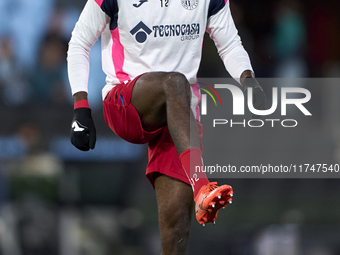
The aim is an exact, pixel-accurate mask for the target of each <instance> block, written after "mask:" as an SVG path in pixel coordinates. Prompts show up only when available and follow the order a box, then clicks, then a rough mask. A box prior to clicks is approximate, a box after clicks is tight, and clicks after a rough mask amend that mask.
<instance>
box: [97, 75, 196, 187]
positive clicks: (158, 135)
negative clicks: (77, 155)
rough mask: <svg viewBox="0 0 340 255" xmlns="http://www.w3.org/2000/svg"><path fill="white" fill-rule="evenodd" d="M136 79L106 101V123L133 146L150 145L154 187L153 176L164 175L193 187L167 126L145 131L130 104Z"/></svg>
mask: <svg viewBox="0 0 340 255" xmlns="http://www.w3.org/2000/svg"><path fill="white" fill-rule="evenodd" d="M137 79H138V77H137V78H135V79H134V80H132V81H130V82H128V83H127V84H118V85H116V86H115V87H114V88H112V89H111V91H110V92H109V93H108V94H107V96H106V97H105V99H104V102H103V110H104V118H105V122H106V124H107V125H108V126H109V127H110V128H111V129H112V130H113V132H115V133H116V134H117V136H119V137H121V138H122V139H124V140H126V141H128V142H130V143H137V144H143V143H148V154H149V162H148V165H147V168H146V177H147V178H148V179H149V181H150V182H151V184H152V186H154V183H153V182H154V179H153V173H161V174H165V175H167V176H170V177H173V178H176V179H178V180H181V181H183V182H185V183H187V184H190V183H189V180H188V178H187V176H186V173H185V171H184V169H183V167H182V164H181V162H180V160H179V157H178V154H177V150H176V148H175V145H174V143H173V141H172V139H171V136H170V133H169V130H168V127H167V126H164V127H161V128H159V129H157V130H155V131H152V132H148V131H145V130H144V129H143V127H142V123H141V119H140V117H139V114H138V112H137V110H136V108H135V107H134V106H133V105H132V104H131V103H130V101H131V94H132V89H133V86H134V84H135V82H136V80H137ZM197 125H198V130H199V136H200V140H201V141H202V135H203V127H202V125H201V123H199V122H197Z"/></svg>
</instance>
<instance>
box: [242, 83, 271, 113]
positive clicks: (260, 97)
mask: <svg viewBox="0 0 340 255" xmlns="http://www.w3.org/2000/svg"><path fill="white" fill-rule="evenodd" d="M243 87H244V93H245V95H248V94H247V88H253V106H254V108H255V109H256V110H264V109H265V107H266V100H267V99H266V94H265V93H264V91H263V89H262V87H261V85H260V84H259V83H258V82H257V80H256V79H255V78H253V77H247V78H245V79H244V82H243ZM252 118H253V119H260V118H261V116H259V115H256V114H253V115H252Z"/></svg>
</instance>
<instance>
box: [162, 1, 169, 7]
mask: <svg viewBox="0 0 340 255" xmlns="http://www.w3.org/2000/svg"><path fill="white" fill-rule="evenodd" d="M160 1H161V7H168V5H169V0H160Z"/></svg>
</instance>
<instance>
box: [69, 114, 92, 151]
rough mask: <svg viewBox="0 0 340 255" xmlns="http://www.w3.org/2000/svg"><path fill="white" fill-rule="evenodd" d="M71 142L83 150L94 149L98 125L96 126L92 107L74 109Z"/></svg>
mask: <svg viewBox="0 0 340 255" xmlns="http://www.w3.org/2000/svg"><path fill="white" fill-rule="evenodd" d="M71 143H72V144H73V145H74V146H75V147H76V148H78V149H79V150H82V151H88V150H90V149H94V146H95V144H96V127H95V126H94V123H93V120H92V116H91V109H90V108H77V109H74V117H73V120H72V125H71Z"/></svg>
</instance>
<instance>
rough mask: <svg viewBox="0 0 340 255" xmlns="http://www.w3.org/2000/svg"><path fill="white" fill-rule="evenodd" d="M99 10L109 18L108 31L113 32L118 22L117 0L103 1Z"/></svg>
mask: <svg viewBox="0 0 340 255" xmlns="http://www.w3.org/2000/svg"><path fill="white" fill-rule="evenodd" d="M100 8H101V9H102V10H103V12H105V13H106V14H107V15H108V16H109V17H110V18H111V22H110V30H114V29H115V28H116V27H117V26H118V25H117V20H118V3H117V0H103V3H102V5H101V6H100Z"/></svg>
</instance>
